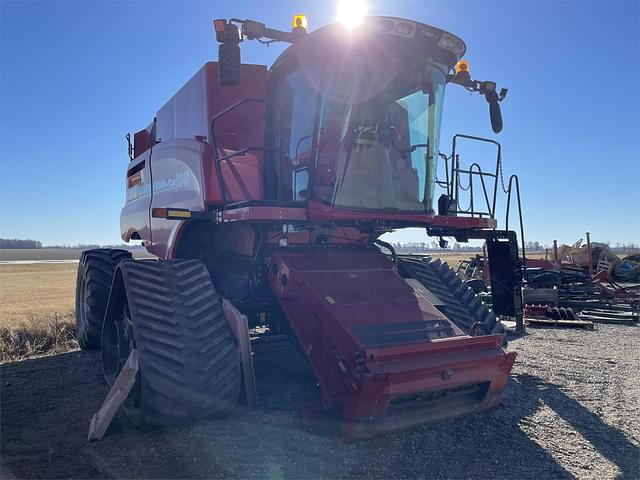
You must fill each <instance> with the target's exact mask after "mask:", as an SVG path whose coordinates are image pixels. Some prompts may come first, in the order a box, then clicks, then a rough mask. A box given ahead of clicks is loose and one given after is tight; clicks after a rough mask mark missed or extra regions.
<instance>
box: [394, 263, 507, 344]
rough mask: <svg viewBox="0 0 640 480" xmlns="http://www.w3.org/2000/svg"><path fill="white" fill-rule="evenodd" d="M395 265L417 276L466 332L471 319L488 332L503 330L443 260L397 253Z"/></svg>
mask: <svg viewBox="0 0 640 480" xmlns="http://www.w3.org/2000/svg"><path fill="white" fill-rule="evenodd" d="M398 268H399V271H400V274H401V275H402V276H404V277H409V278H414V279H416V280H418V281H419V282H420V283H421V284H422V285H424V287H425V288H427V289H428V290H430V291H431V292H433V293H434V294H435V295H436V296H437V297H438V298H439V299H440V300H442V301H443V302H444V304H445V305H444V306H443V307H439V309H440V310H441V311H442V313H444V314H445V315H446V316H447V318H449V320H451V321H452V322H453V323H455V324H456V325H457V326H458V327H460V328H461V329H462V330H463V331H464V332H466V333H468V332H469V331H470V329H471V326H472V325H473V324H474V323H476V322H482V323H484V325H485V327H486V331H487V332H491V333H492V334H495V333H504V328H503V326H502V324H501V323H500V322H498V321H497V319H496V316H495V314H494V313H493V312H492V311H491V310H490V309H489V308H488V307H487V305H486V304H485V303H484V302H482V300H480V298H479V297H478V296H477V295H476V294H475V293H474V292H473V290H471V288H469V287H468V286H467V285H465V284H464V282H463V281H462V279H461V278H460V277H459V276H458V275H456V273H455V271H454V270H453V269H452V268H451V267H449V265H448V264H447V263H446V262H442V261H441V260H440V259H435V260H433V259H431V258H430V257H425V258H416V257H403V256H400V257H398Z"/></svg>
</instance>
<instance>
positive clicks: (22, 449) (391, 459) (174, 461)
mask: <svg viewBox="0 0 640 480" xmlns="http://www.w3.org/2000/svg"><path fill="white" fill-rule="evenodd" d="M256 373H257V377H258V397H259V401H260V404H259V408H258V409H257V410H255V411H252V412H238V413H237V414H236V415H233V416H231V417H229V418H225V419H214V420H210V421H206V422H201V423H198V424H195V425H185V426H181V427H179V428H174V429H153V428H147V429H144V430H135V429H134V428H133V427H132V426H131V425H130V424H129V422H128V421H127V419H126V418H125V417H124V416H123V415H121V414H118V415H117V416H116V419H115V421H114V424H113V425H112V427H111V428H110V430H109V431H108V432H107V436H106V437H105V438H104V439H103V440H102V441H100V442H95V443H91V444H87V443H86V435H87V429H88V425H89V420H90V418H91V416H92V414H93V413H94V412H95V411H96V410H97V409H98V408H99V406H100V404H101V402H102V400H103V398H104V395H105V394H106V392H107V388H106V386H105V384H104V382H103V380H102V374H101V367H100V355H99V353H96V352H74V353H70V354H66V355H58V356H54V357H46V358H42V359H37V360H29V361H25V362H20V363H14V364H7V365H3V366H2V367H0V375H1V379H2V396H1V397H2V398H1V400H2V410H1V412H2V414H1V427H2V436H1V437H2V438H1V449H2V463H3V466H6V467H9V469H10V470H11V472H12V473H13V475H15V476H16V477H18V478H69V477H75V478H78V477H80V478H105V477H106V478H118V477H119V478H176V477H178V478H518V479H521V478H533V479H540V478H567V477H571V475H570V473H569V472H568V471H567V470H565V469H564V468H563V467H562V466H560V465H559V464H558V463H557V462H556V461H555V460H554V459H553V457H552V456H551V455H550V454H549V452H547V451H545V450H544V449H543V448H542V447H540V446H539V445H538V444H537V443H536V442H535V441H534V440H532V439H531V438H529V437H528V436H527V434H526V433H525V432H524V431H523V430H522V429H521V428H520V427H519V422H520V421H521V420H522V419H523V418H524V417H525V416H528V415H531V414H533V413H535V411H536V410H537V409H538V408H539V406H540V400H542V401H544V402H545V403H547V404H548V405H549V406H550V407H551V408H553V409H554V410H555V411H556V412H558V414H559V415H561V416H562V417H563V418H565V419H566V420H567V421H568V422H569V423H571V424H572V425H574V426H575V428H576V429H577V430H578V431H579V432H580V433H581V434H582V435H583V436H584V437H585V438H587V439H588V440H589V441H590V442H592V443H593V445H594V446H595V447H596V448H598V449H599V450H600V451H601V452H602V454H603V455H604V456H605V457H606V458H608V459H610V460H611V461H612V462H614V463H616V464H617V465H618V466H619V468H620V469H621V470H622V471H623V472H624V473H625V474H627V475H630V474H632V473H633V472H632V470H631V468H632V466H631V465H630V464H629V463H628V462H627V463H625V461H623V460H622V457H623V456H624V457H625V458H633V453H634V451H636V450H635V447H633V445H631V444H630V443H629V442H628V441H627V440H626V438H625V437H624V435H623V434H622V433H621V432H620V431H618V430H616V429H614V428H612V427H610V426H609V425H606V424H605V423H603V422H602V421H601V420H599V419H598V417H596V416H594V415H593V414H592V413H591V412H589V411H588V410H587V409H586V408H585V407H584V406H582V405H580V404H579V403H578V402H576V401H574V400H572V399H571V398H568V397H567V396H566V395H564V394H563V393H562V391H561V390H560V388H559V387H558V386H556V385H549V384H545V383H544V382H542V381H541V380H540V379H538V378H537V377H534V376H530V375H519V376H516V377H515V378H512V379H511V381H510V384H509V386H508V389H507V394H506V398H505V403H506V407H505V408H502V409H500V410H497V411H494V412H490V413H486V414H479V415H472V416H468V417H465V418H460V419H456V420H448V421H441V422H438V423H434V424H430V425H422V426H419V427H417V428H415V429H413V430H411V431H407V432H402V433H396V434H389V435H385V436H382V437H378V438H375V439H372V440H368V441H361V442H357V443H352V444H344V443H341V442H340V441H339V440H338V439H337V438H336V437H335V436H331V435H327V434H320V435H319V434H316V433H311V432H310V431H309V430H307V429H306V428H304V427H303V426H301V425H300V422H299V416H298V411H299V409H300V408H301V407H303V406H305V405H308V404H310V403H313V402H315V401H317V400H318V399H319V395H320V393H319V390H318V388H317V386H316V384H315V379H314V376H313V374H312V372H311V370H310V367H309V366H308V364H307V363H306V362H305V361H304V360H303V359H302V357H301V356H300V355H299V354H297V353H296V352H295V351H294V350H293V348H291V347H290V346H289V345H288V344H275V345H270V346H268V347H266V348H265V346H263V347H260V348H258V349H257V350H256ZM607 439H608V440H607ZM608 441H610V442H611V443H610V444H609V443H608ZM620 445H624V446H625V451H624V452H617V451H616V450H615V449H617V448H620V447H619V446H620Z"/></svg>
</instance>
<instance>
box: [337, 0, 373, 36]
mask: <svg viewBox="0 0 640 480" xmlns="http://www.w3.org/2000/svg"><path fill="white" fill-rule="evenodd" d="M366 12H367V4H366V3H365V1H364V0H342V1H341V2H340V3H338V15H337V18H338V21H339V22H340V23H342V25H344V26H345V28H347V29H348V30H353V29H354V28H356V27H357V26H358V25H360V24H361V23H362V20H363V18H364V16H365V13H366Z"/></svg>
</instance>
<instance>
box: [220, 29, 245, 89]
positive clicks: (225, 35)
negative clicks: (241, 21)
mask: <svg viewBox="0 0 640 480" xmlns="http://www.w3.org/2000/svg"><path fill="white" fill-rule="evenodd" d="M213 25H214V27H215V31H216V40H217V41H218V43H220V45H218V83H219V84H220V85H239V84H240V42H242V33H241V32H240V29H239V28H238V26H237V25H235V24H233V23H231V22H227V21H226V20H224V19H218V20H214V22H213Z"/></svg>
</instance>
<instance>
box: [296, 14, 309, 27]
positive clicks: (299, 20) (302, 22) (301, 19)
mask: <svg viewBox="0 0 640 480" xmlns="http://www.w3.org/2000/svg"><path fill="white" fill-rule="evenodd" d="M297 28H301V29H302V30H305V31H306V30H307V17H305V16H304V15H302V14H301V13H298V14H296V15H294V16H293V29H294V30H295V29H297Z"/></svg>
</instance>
